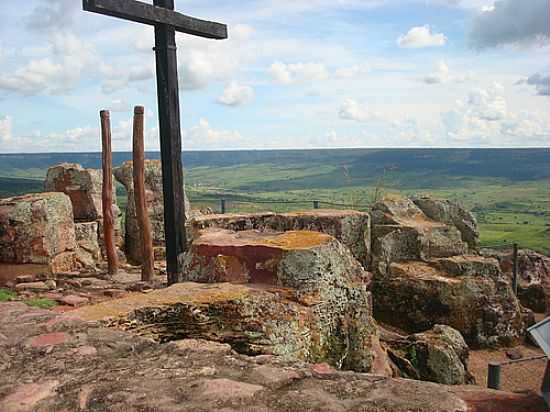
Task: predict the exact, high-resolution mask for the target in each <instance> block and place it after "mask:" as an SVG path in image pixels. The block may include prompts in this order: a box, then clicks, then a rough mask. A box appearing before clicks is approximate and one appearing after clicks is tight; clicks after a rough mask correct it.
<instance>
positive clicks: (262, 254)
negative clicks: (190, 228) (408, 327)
mask: <svg viewBox="0 0 550 412" xmlns="http://www.w3.org/2000/svg"><path fill="white" fill-rule="evenodd" d="M182 260H183V262H182V280H183V281H194V282H205V283H217V282H233V283H252V284H265V285H273V286H280V287H284V288H291V290H292V294H293V296H294V299H296V300H297V301H298V302H299V303H300V304H302V305H305V306H308V307H314V308H315V310H314V311H313V315H314V320H313V321H314V322H316V323H317V324H316V325H312V328H313V329H312V333H315V334H321V335H324V334H329V335H330V333H331V332H329V331H330V330H333V331H335V330H338V331H339V333H338V334H339V335H341V336H342V337H343V336H345V337H346V338H345V339H347V340H348V343H347V344H346V345H347V346H348V348H347V349H346V351H348V352H349V353H348V354H347V355H346V358H345V359H341V360H338V359H337V357H335V356H334V355H330V356H327V359H324V358H323V357H322V356H324V355H322V354H321V353H320V354H319V355H318V356H321V359H322V360H327V361H329V360H330V361H331V362H332V364H335V365H338V366H343V367H345V368H354V369H359V370H370V369H371V368H372V367H373V366H374V364H373V359H374V358H376V357H378V359H385V353H383V351H382V350H378V349H379V346H378V341H377V336H376V325H375V324H374V321H373V320H372V318H371V303H370V302H371V296H370V293H369V292H368V291H367V289H368V287H369V284H370V279H371V275H370V273H368V272H366V271H365V270H364V269H363V267H362V266H361V265H360V264H359V262H357V260H356V259H354V258H353V256H352V255H351V253H350V251H349V250H348V249H347V248H346V247H344V246H343V245H342V244H341V243H340V242H338V241H337V240H336V239H334V238H333V237H332V236H329V235H326V234H324V233H319V232H309V231H293V232H292V231H291V232H284V233H274V232H269V233H267V232H259V231H242V232H231V231H226V230H220V229H210V230H205V231H202V232H201V233H200V234H199V235H198V236H197V238H196V239H195V240H194V241H193V244H192V245H191V247H190V249H189V251H188V253H187V254H186V255H185V256H184V257H183V259H182ZM315 318H316V319H315ZM332 333H333V332H332ZM340 339H341V338H340ZM332 344H333V345H336V346H339V345H342V342H341V341H340V342H338V341H335V342H333V343H332ZM329 345H331V344H328V345H327V347H326V348H324V347H320V348H318V349H317V350H320V351H333V350H334V347H333V348H330V346H329ZM377 350H378V353H376V351H377ZM377 367H379V368H380V369H381V370H382V371H383V369H384V368H383V365H377ZM388 369H389V368H388Z"/></svg>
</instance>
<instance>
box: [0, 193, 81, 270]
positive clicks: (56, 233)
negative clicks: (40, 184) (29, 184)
mask: <svg viewBox="0 0 550 412" xmlns="http://www.w3.org/2000/svg"><path fill="white" fill-rule="evenodd" d="M76 248H77V245H76V239H75V226H74V221H73V209H72V205H71V201H70V199H69V197H68V196H66V195H65V194H63V193H39V194H29V195H24V196H18V197H13V198H9V199H2V200H0V263H7V264H38V265H45V266H46V267H47V268H48V269H49V271H51V272H54V273H55V272H61V271H68V270H72V268H73V267H74V265H75V263H76V262H75V253H74V252H75V250H76Z"/></svg>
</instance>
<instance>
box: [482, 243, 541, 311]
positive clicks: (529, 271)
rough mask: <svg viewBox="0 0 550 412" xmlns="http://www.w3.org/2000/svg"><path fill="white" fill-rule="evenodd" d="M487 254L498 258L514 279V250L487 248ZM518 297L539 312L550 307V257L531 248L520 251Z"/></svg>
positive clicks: (506, 272) (485, 252)
mask: <svg viewBox="0 0 550 412" xmlns="http://www.w3.org/2000/svg"><path fill="white" fill-rule="evenodd" d="M482 253H483V255H485V256H493V257H495V258H496V259H498V261H499V263H500V267H501V269H502V271H503V272H504V274H505V275H506V276H507V277H508V278H509V279H510V280H512V279H513V267H514V262H513V252H512V250H511V249H509V250H504V251H497V250H490V249H485V250H483V251H482ZM518 297H519V299H520V301H521V304H522V305H523V306H525V307H527V308H529V309H532V310H533V311H535V312H538V313H545V312H548V310H549V309H550V300H549V299H550V258H549V257H547V256H544V255H542V254H540V253H537V252H535V251H533V250H529V249H521V250H520V251H519V253H518Z"/></svg>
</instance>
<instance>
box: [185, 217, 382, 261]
mask: <svg viewBox="0 0 550 412" xmlns="http://www.w3.org/2000/svg"><path fill="white" fill-rule="evenodd" d="M189 225H190V229H191V234H192V237H193V238H194V237H196V236H197V235H198V233H199V232H200V231H202V230H204V229H208V228H219V229H227V230H232V231H248V230H259V231H263V232H265V231H274V232H287V231H300V230H307V231H315V232H321V233H326V234H328V235H330V236H332V237H334V238H336V239H337V240H338V241H340V242H341V243H342V244H343V245H345V246H346V247H348V248H349V250H350V251H351V253H352V254H353V256H354V257H355V258H356V259H357V260H359V262H360V263H361V264H362V265H363V266H364V267H365V268H366V267H367V266H368V265H369V262H370V230H371V225H370V215H369V214H368V213H364V212H358V211H354V210H330V209H320V210H308V211H302V212H291V213H253V214H234V213H230V214H223V215H215V214H214V215H201V216H196V217H194V218H193V219H192V220H191V221H190V222H189Z"/></svg>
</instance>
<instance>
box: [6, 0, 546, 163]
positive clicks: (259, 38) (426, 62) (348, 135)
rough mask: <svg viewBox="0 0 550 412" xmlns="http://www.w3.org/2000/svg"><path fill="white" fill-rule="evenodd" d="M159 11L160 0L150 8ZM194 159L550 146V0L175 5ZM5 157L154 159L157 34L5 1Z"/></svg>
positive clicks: (65, 1)
mask: <svg viewBox="0 0 550 412" xmlns="http://www.w3.org/2000/svg"><path fill="white" fill-rule="evenodd" d="M149 2H152V1H149ZM176 6H177V9H178V11H180V12H182V13H185V14H189V15H192V16H196V17H201V18H205V19H209V20H216V21H220V22H224V23H227V24H228V26H229V36H230V38H229V39H228V40H225V41H215V40H205V39H199V38H196V37H191V36H186V35H178V38H177V42H178V56H179V73H180V88H181V110H182V131H183V139H184V143H183V146H184V149H185V150H199V149H240V148H256V149H268V148H313V147H321V148H325V147H326V148H330V147H517V146H520V147H523V146H550V105H549V101H548V95H550V70H549V68H550V53H548V52H549V51H550V47H549V44H550V41H549V38H550V26H549V25H548V23H547V22H548V21H550V20H549V19H550V2H548V1H547V0H522V1H519V0H502V1H497V2H495V1H494V0H253V1H252V0H239V1H236V0H224V1H208V2H206V1H198V0H185V1H184V0H176ZM0 16H1V17H0V19H1V20H0V67H2V70H1V72H0V152H1V153H10V152H71V151H98V150H99V148H100V137H99V130H98V122H99V121H98V112H99V110H100V109H110V110H111V111H112V118H113V130H114V132H113V138H114V142H113V146H114V148H115V150H129V149H130V146H131V114H132V107H133V106H134V105H138V104H139V105H144V106H145V107H146V109H147V131H146V146H147V148H148V149H149V150H156V149H158V129H157V120H156V119H157V107H156V88H155V70H154V54H153V51H152V46H153V40H154V39H153V30H152V28H150V27H147V26H143V25H140V24H135V23H130V22H126V21H122V20H118V19H113V18H109V17H105V16H99V15H94V14H91V13H86V12H83V11H81V1H79V0H27V1H25V2H19V3H17V4H15V3H13V2H0Z"/></svg>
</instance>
